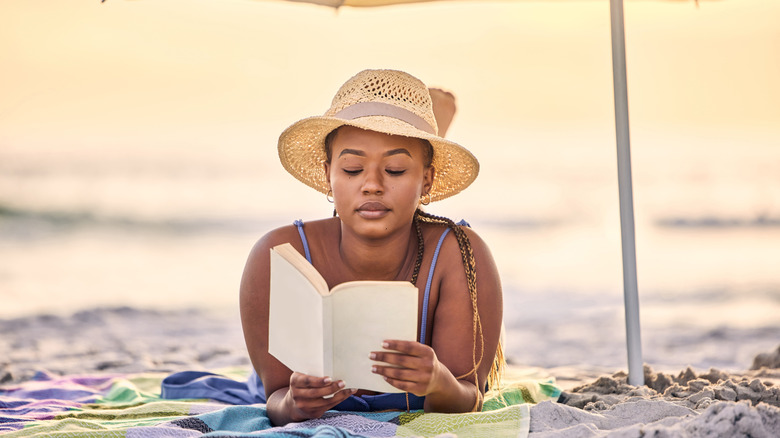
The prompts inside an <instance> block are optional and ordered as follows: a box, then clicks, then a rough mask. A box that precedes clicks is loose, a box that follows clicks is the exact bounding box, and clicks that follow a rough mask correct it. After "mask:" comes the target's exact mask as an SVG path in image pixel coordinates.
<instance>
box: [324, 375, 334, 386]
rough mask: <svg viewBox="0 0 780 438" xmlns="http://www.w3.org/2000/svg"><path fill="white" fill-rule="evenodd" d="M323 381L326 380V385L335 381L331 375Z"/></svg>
mask: <svg viewBox="0 0 780 438" xmlns="http://www.w3.org/2000/svg"><path fill="white" fill-rule="evenodd" d="M323 381H324V382H325V384H326V385H330V384H331V383H333V379H331V378H330V377H326V378H325V380H323Z"/></svg>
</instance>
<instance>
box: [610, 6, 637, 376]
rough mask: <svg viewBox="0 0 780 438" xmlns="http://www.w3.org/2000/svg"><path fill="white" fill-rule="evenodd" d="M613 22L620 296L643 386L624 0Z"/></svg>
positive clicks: (631, 368)
mask: <svg viewBox="0 0 780 438" xmlns="http://www.w3.org/2000/svg"><path fill="white" fill-rule="evenodd" d="M609 10H610V16H611V22H612V79H613V81H614V86H615V130H616V135H617V159H618V191H619V196H620V230H621V232H620V234H621V241H622V247H623V297H624V300H625V312H626V347H627V350H628V383H629V384H630V385H634V386H641V385H644V384H645V376H644V370H643V369H642V340H641V336H640V328H639V293H638V290H637V277H636V241H635V238H634V198H633V194H632V191H633V189H632V187H631V146H630V140H629V132H628V82H627V80H626V37H625V27H624V20H623V0H610V2H609Z"/></svg>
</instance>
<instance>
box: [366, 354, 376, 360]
mask: <svg viewBox="0 0 780 438" xmlns="http://www.w3.org/2000/svg"><path fill="white" fill-rule="evenodd" d="M368 357H370V358H371V359H376V353H371V354H369V355H368Z"/></svg>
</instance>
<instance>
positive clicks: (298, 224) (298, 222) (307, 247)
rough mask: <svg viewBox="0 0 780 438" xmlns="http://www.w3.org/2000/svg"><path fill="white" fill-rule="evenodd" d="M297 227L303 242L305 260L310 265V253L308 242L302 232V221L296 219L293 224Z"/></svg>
mask: <svg viewBox="0 0 780 438" xmlns="http://www.w3.org/2000/svg"><path fill="white" fill-rule="evenodd" d="M293 223H294V224H295V226H296V227H298V234H300V235H301V241H302V242H303V250H304V251H305V252H306V260H308V261H309V263H311V253H310V252H309V241H307V240H306V233H304V232H303V221H302V220H300V219H298V220H297V221H295V222H293Z"/></svg>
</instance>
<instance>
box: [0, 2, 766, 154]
mask: <svg viewBox="0 0 780 438" xmlns="http://www.w3.org/2000/svg"><path fill="white" fill-rule="evenodd" d="M608 3H609V2H608V1H606V0H603V1H598V0H591V1H577V0H575V1H565V0H564V1H547V2H545V1H520V2H510V1H499V2H488V1H486V2H468V1H463V2H433V3H424V4H418V5H406V6H392V7H383V8H371V9H353V8H342V9H341V10H339V11H338V12H336V11H334V10H332V9H330V8H326V7H322V6H314V5H309V4H299V3H292V2H282V1H270V0H269V1H250V0H107V1H106V2H105V3H100V2H99V1H97V0H69V1H67V2H63V1H59V0H4V1H3V2H2V3H1V4H0V17H1V18H0V66H2V69H1V70H2V73H0V75H2V81H0V96H2V99H0V147H4V148H8V147H12V148H28V147H34V146H36V145H37V146H41V145H46V146H47V147H49V146H52V145H53V144H54V143H56V144H57V145H59V146H61V147H96V148H106V147H112V145H113V147H127V146H130V145H132V146H133V147H135V148H137V147H143V146H141V144H144V145H147V146H150V147H155V148H156V147H160V146H166V147H173V146H184V145H186V146H187V147H199V146H201V147H210V146H213V145H214V144H216V143H219V144H223V145H224V144H233V145H236V144H238V145H249V144H252V143H253V142H257V141H258V138H260V134H259V133H262V132H265V131H266V130H268V131H270V132H272V133H274V135H272V136H271V138H270V140H271V141H270V143H273V141H274V140H275V138H274V136H275V133H277V132H280V131H281V130H282V129H283V128H284V127H285V126H287V125H288V124H290V123H292V122H293V121H295V120H297V119H299V118H301V117H302V116H303V115H309V114H319V113H322V112H323V111H324V110H325V109H326V108H327V105H328V104H329V101H330V98H331V96H332V93H333V90H335V89H336V88H337V87H338V86H339V85H340V84H341V83H343V81H344V80H345V79H346V78H348V77H349V76H351V75H352V74H354V73H355V72H357V71H359V70H361V69H363V68H368V67H370V68H374V67H377V68H385V67H387V68H398V69H402V70H407V71H409V72H411V73H412V74H414V75H416V76H418V77H420V78H421V79H423V81H424V82H426V83H428V84H429V85H436V86H441V87H444V88H447V89H451V90H453V91H454V92H455V93H456V95H457V96H458V99H459V100H458V101H459V114H458V116H457V117H458V118H457V119H456V120H458V121H457V122H456V124H455V125H454V126H453V130H454V131H453V135H456V133H457V134H460V135H462V136H465V137H466V138H468V139H471V137H477V136H485V135H489V134H485V132H488V133H491V132H492V133H496V132H505V131H510V130H518V129H520V130H522V129H523V128H527V129H529V130H534V129H540V127H542V128H544V127H551V129H555V127H559V126H561V125H564V126H570V127H573V128H575V129H576V128H578V127H590V128H592V129H597V130H600V131H604V132H611V130H612V129H613V123H614V122H613V113H612V111H613V103H612V70H611V52H610V34H609V10H608V8H609V6H608ZM625 17H626V39H627V59H628V75H629V105H630V110H631V122H632V130H634V131H636V133H637V135H638V137H641V136H642V132H644V131H653V130H656V129H657V128H658V126H663V127H665V128H668V129H676V128H684V129H687V130H688V129H689V130H701V131H707V130H711V129H727V128H728V129H731V128H733V129H736V130H740V131H744V130H746V129H747V130H750V131H752V132H756V133H759V134H760V135H763V136H765V137H766V136H769V137H770V138H772V137H775V138H776V136H777V135H778V132H780V131H778V129H779V128H778V125H780V123H778V121H780V104H778V102H780V81H778V79H777V78H780V27H778V26H777V24H776V23H777V19H778V18H780V3H778V2H773V1H765V0H720V1H702V2H700V3H699V5H698V6H696V5H695V4H694V3H693V2H686V1H674V2H672V1H649V0H648V1H627V2H626V5H625ZM476 128H479V132H473V131H472V130H475V129H476ZM757 135H758V134H757Z"/></svg>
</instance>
